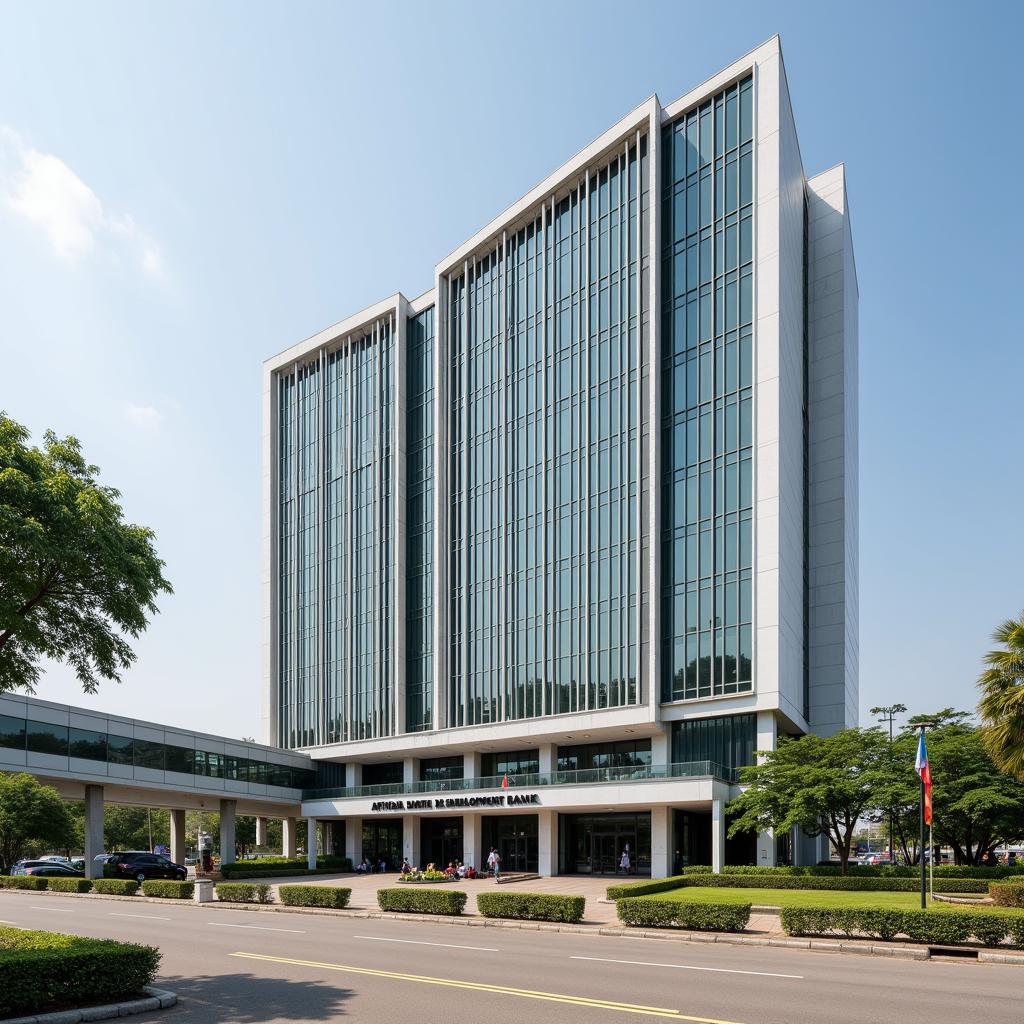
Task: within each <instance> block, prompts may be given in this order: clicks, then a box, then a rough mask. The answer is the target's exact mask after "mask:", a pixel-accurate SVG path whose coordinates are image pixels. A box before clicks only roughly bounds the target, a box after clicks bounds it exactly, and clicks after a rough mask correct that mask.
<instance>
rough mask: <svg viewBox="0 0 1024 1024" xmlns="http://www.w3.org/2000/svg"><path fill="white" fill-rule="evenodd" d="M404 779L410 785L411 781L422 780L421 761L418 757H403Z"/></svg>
mask: <svg viewBox="0 0 1024 1024" xmlns="http://www.w3.org/2000/svg"><path fill="white" fill-rule="evenodd" d="M402 781H403V782H404V783H405V784H406V785H409V783H410V782H419V781H420V762H419V758H417V757H403V758H402Z"/></svg>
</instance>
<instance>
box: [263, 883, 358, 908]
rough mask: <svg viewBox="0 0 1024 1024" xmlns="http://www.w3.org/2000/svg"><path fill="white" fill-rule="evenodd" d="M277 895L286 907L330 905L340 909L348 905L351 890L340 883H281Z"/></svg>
mask: <svg viewBox="0 0 1024 1024" xmlns="http://www.w3.org/2000/svg"><path fill="white" fill-rule="evenodd" d="M277 894H278V896H280V897H281V902H282V903H283V904H285V906H288V907H330V908H331V909H333V910H341V909H342V907H347V906H348V901H349V900H350V899H351V898H352V890H351V889H346V888H344V887H343V886H340V885H282V886H278V890H277Z"/></svg>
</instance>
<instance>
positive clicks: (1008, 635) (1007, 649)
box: [978, 612, 1024, 779]
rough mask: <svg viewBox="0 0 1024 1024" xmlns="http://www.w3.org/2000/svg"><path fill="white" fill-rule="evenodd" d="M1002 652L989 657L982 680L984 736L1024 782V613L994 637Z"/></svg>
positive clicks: (1008, 768) (1005, 765)
mask: <svg viewBox="0 0 1024 1024" xmlns="http://www.w3.org/2000/svg"><path fill="white" fill-rule="evenodd" d="M992 639H993V640H994V641H995V642H996V643H997V644H1000V645H1001V647H1000V648H999V649H998V650H994V651H989V652H988V654H986V655H985V664H986V665H988V668H987V669H985V671H984V672H982V674H981V677H980V678H979V679H978V686H979V687H980V689H981V701H980V703H979V704H978V710H979V711H980V712H981V718H982V723H983V725H984V727H985V732H984V737H985V742H986V743H987V744H988V748H989V750H990V751H991V752H992V757H993V758H994V759H995V762H996V764H998V765H999V767H1000V768H1002V770H1003V771H1006V772H1011V773H1012V774H1014V775H1016V776H1017V778H1018V779H1024V612H1021V613H1020V615H1019V616H1018V617H1017V618H1016V619H1007V620H1006V621H1005V622H1004V623H1003V624H1002V625H1001V626H1000V627H999V628H998V629H997V630H996V631H995V632H994V633H993V634H992Z"/></svg>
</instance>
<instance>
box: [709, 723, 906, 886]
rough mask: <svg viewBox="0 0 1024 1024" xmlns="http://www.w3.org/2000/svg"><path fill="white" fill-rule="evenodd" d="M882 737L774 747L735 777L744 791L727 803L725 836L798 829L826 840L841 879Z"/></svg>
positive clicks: (870, 791) (870, 799) (878, 763)
mask: <svg viewBox="0 0 1024 1024" xmlns="http://www.w3.org/2000/svg"><path fill="white" fill-rule="evenodd" d="M887 747H888V738H887V737H886V736H885V735H884V734H883V732H882V730H881V729H877V728H875V729H844V730H842V732H837V733H836V734H835V735H833V736H815V735H807V736H800V737H799V738H795V739H792V738H786V737H782V738H780V740H779V745H778V748H777V749H775V750H770V751H761V752H759V753H760V755H761V757H762V758H763V760H762V761H761V762H760V763H759V764H756V765H752V766H751V767H749V768H744V769H743V771H742V773H741V783H742V784H743V785H745V786H746V789H745V790H744V791H743V792H742V793H741V794H740V795H739V796H738V797H736V799H735V800H733V801H731V802H730V804H729V812H730V813H731V814H733V815H735V818H734V820H733V822H732V824H731V826H730V827H729V835H730V836H734V835H736V834H738V833H740V832H746V831H750V830H756V831H758V832H762V831H765V830H767V829H774V830H775V831H776V832H788V831H789V830H790V829H791V828H793V827H794V826H799V827H800V828H802V829H803V830H804V832H805V833H806V834H807V835H809V836H818V835H825V836H828V838H829V840H830V841H831V843H832V845H833V846H834V847H835V849H836V851H837V852H838V854H839V862H840V864H841V866H842V872H843V874H844V875H845V874H846V873H847V870H848V865H849V861H850V850H851V848H852V846H853V835H854V832H855V831H856V828H857V822H858V820H859V819H860V818H861V817H862V816H863V815H864V813H865V811H867V810H868V809H870V808H872V807H873V806H874V805H875V803H876V802H877V801H876V795H877V788H878V785H879V782H880V781H881V772H882V767H883V765H884V763H885V752H886V748H887Z"/></svg>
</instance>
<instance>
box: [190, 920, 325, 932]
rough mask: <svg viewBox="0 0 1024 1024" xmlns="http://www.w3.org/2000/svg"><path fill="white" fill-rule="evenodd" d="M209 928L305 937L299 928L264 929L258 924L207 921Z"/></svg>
mask: <svg viewBox="0 0 1024 1024" xmlns="http://www.w3.org/2000/svg"><path fill="white" fill-rule="evenodd" d="M206 923H207V924H208V925H209V926H210V927H211V928H249V929H251V930H252V931H257V932H291V934H292V935H305V934H306V933H305V932H304V931H303V930H302V929H301V928H264V927H263V926H262V925H259V924H223V923H222V922H220V921H207V922H206Z"/></svg>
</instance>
